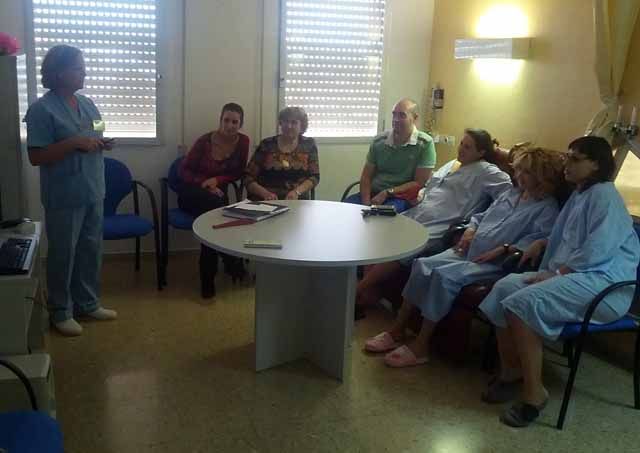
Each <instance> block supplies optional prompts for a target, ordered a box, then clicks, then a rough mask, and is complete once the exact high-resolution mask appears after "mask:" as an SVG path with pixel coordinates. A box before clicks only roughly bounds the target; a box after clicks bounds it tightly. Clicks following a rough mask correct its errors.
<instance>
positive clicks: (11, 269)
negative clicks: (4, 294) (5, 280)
mask: <svg viewBox="0 0 640 453" xmlns="http://www.w3.org/2000/svg"><path fill="white" fill-rule="evenodd" d="M32 241H33V239H26V238H25V239H23V238H7V239H6V240H5V241H4V242H3V243H2V245H1V246H0V275H13V274H26V273H27V272H28V271H29V268H28V266H26V269H25V261H26V260H27V257H28V255H29V248H30V247H31V242H32Z"/></svg>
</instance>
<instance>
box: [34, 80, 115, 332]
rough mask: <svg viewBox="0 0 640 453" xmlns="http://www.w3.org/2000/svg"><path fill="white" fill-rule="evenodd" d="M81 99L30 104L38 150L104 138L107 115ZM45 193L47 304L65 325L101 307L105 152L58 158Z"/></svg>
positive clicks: (47, 172) (45, 174)
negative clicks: (96, 124)
mask: <svg viewBox="0 0 640 453" xmlns="http://www.w3.org/2000/svg"><path fill="white" fill-rule="evenodd" d="M75 97H76V100H77V102H78V109H77V110H73V109H72V108H71V107H70V106H69V105H68V104H67V103H66V102H65V101H64V100H63V99H62V98H61V97H60V96H58V95H57V94H56V93H55V92H54V91H48V92H47V93H46V94H45V95H44V96H42V97H41V98H40V99H38V100H37V101H36V102H34V103H33V104H32V105H31V106H30V107H29V110H28V112H27V115H26V117H25V121H26V123H27V146H28V147H29V148H31V149H34V150H33V151H32V152H39V151H37V150H36V149H37V148H42V149H44V148H46V147H47V146H49V145H51V144H54V143H57V142H60V141H62V140H65V139H68V138H70V137H73V136H78V135H80V136H88V137H94V138H101V137H102V132H101V131H100V129H101V128H99V127H98V128H94V121H97V120H100V119H101V118H100V113H99V112H98V109H97V108H96V106H95V105H94V103H93V102H92V101H91V100H90V99H89V98H87V97H85V96H82V95H79V94H76V95H75ZM96 129H97V130H96ZM40 194H41V199H42V205H43V206H44V212H45V226H46V231H47V237H48V239H49V241H48V252H47V253H48V256H47V290H48V300H47V303H48V307H49V311H50V318H51V320H52V321H53V322H54V323H59V322H62V321H65V320H67V319H69V318H71V317H72V316H73V315H74V313H75V314H84V313H90V312H92V311H94V310H95V309H97V308H98V306H99V304H98V292H99V277H100V267H101V263H102V223H103V200H104V196H105V183H104V159H103V156H102V151H92V152H81V151H75V152H71V153H69V154H67V155H66V156H65V157H64V159H62V160H60V161H58V162H55V163H51V164H44V165H40Z"/></svg>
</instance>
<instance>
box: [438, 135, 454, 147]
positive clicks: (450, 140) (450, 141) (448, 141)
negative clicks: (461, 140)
mask: <svg viewBox="0 0 640 453" xmlns="http://www.w3.org/2000/svg"><path fill="white" fill-rule="evenodd" d="M440 142H441V143H444V144H445V145H447V146H455V144H456V137H455V136H454V135H441V136H440Z"/></svg>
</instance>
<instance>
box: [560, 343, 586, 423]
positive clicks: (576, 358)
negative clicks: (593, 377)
mask: <svg viewBox="0 0 640 453" xmlns="http://www.w3.org/2000/svg"><path fill="white" fill-rule="evenodd" d="M583 343H584V338H583V337H582V336H580V337H579V338H578V341H577V342H576V346H575V351H574V352H573V353H572V354H571V356H572V359H571V360H570V364H571V371H570V372H569V379H568V380H567V384H566V386H565V387H564V397H563V398H562V406H561V407H560V414H559V415H558V422H557V424H556V428H558V429H562V427H563V426H564V418H565V416H566V415H567V409H568V408H569V401H570V400H571V392H572V390H573V383H574V382H575V380H576V374H577V372H578V364H579V363H580V356H581V355H582V346H583Z"/></svg>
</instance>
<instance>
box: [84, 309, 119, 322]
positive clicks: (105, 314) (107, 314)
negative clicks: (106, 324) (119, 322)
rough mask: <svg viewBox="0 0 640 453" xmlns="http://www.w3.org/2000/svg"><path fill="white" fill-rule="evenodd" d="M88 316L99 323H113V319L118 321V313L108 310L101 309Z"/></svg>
mask: <svg viewBox="0 0 640 453" xmlns="http://www.w3.org/2000/svg"><path fill="white" fill-rule="evenodd" d="M87 316H89V317H90V318H93V319H97V320H99V321H111V320H112V319H116V318H117V317H118V313H117V312H116V311H115V310H109V309H108V308H102V307H99V308H96V309H95V310H93V311H92V312H90V313H87Z"/></svg>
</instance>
